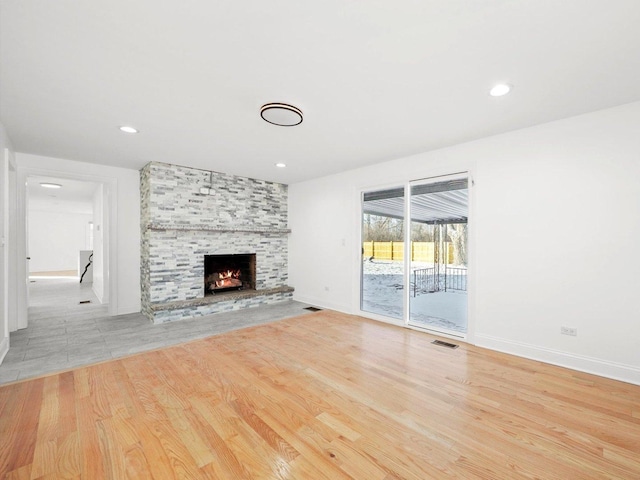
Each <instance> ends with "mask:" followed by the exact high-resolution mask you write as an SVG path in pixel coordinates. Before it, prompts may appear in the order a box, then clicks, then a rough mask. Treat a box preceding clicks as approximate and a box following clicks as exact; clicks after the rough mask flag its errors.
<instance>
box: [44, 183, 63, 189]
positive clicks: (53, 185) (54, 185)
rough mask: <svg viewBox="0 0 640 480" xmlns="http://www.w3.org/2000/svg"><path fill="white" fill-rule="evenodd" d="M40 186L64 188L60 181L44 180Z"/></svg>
mask: <svg viewBox="0 0 640 480" xmlns="http://www.w3.org/2000/svg"><path fill="white" fill-rule="evenodd" d="M40 186H41V187H44V188H62V185H60V184H59V183H48V182H42V183H40Z"/></svg>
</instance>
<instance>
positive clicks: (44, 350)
mask: <svg viewBox="0 0 640 480" xmlns="http://www.w3.org/2000/svg"><path fill="white" fill-rule="evenodd" d="M34 281H35V282H34ZM31 282H32V283H30V286H29V326H28V327H27V328H25V329H23V330H18V331H17V332H13V333H11V337H10V345H11V346H10V349H9V352H8V353H7V356H6V357H5V359H4V361H3V362H2V365H0V384H3V383H7V382H13V381H15V380H23V379H25V378H31V377H35V376H39V375H43V374H47V373H51V372H56V371H60V370H67V369H70V368H74V367H78V366H82V365H88V364H91V363H96V362H102V361H105V360H111V359H113V358H120V357H123V356H126V355H130V354H133V353H137V352H143V351H147V350H153V349H156V348H161V347H166V346H169V345H175V344H178V343H183V342H186V341H189V340H194V339H197V338H204V337H208V336H210V335H215V334H218V333H222V332H227V331H231V330H236V329H239V328H244V327H248V326H252V325H259V324H262V323H267V322H272V321H275V320H281V319H284V318H289V317H294V316H298V315H302V314H304V313H309V311H308V310H305V309H304V308H305V307H307V305H305V304H302V303H299V302H294V301H289V302H283V303H280V304H276V305H266V306H263V307H256V308H251V309H245V310H242V311H237V312H229V313H220V314H217V315H211V316H208V317H201V318H196V319H192V320H181V321H178V322H170V323H165V324H161V325H154V324H152V323H150V322H149V320H148V319H147V318H146V317H144V316H143V315H142V314H141V313H135V314H129V315H120V316H116V317H110V316H108V315H107V307H106V305H100V304H99V303H98V299H97V298H96V296H95V295H94V294H93V292H92V291H91V284H80V283H79V282H78V277H32V278H31ZM87 300H89V301H90V302H91V303H80V302H81V301H87Z"/></svg>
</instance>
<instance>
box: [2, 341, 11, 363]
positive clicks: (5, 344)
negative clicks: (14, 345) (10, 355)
mask: <svg viewBox="0 0 640 480" xmlns="http://www.w3.org/2000/svg"><path fill="white" fill-rule="evenodd" d="M8 351H9V337H4V338H3V339H2V340H0V364H2V361H3V360H4V357H5V355H6V354H7V352H8Z"/></svg>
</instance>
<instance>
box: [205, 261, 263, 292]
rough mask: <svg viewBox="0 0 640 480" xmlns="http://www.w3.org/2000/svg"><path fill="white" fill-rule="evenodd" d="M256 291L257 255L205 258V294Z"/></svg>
mask: <svg viewBox="0 0 640 480" xmlns="http://www.w3.org/2000/svg"><path fill="white" fill-rule="evenodd" d="M255 289H256V255H255V253H248V254H234V255H205V256H204V294H205V295H215V294H216V293H221V292H226V291H231V290H255Z"/></svg>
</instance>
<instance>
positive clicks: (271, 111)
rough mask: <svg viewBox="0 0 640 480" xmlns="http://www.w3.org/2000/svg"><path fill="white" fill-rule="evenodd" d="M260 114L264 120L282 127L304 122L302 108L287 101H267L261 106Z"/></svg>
mask: <svg viewBox="0 0 640 480" xmlns="http://www.w3.org/2000/svg"><path fill="white" fill-rule="evenodd" d="M260 116H261V117H262V119H263V120H264V121H266V122H269V123H272V124H274V125H279V126H281V127H293V126H295V125H300V124H301V123H302V110H300V109H299V108H298V107H294V106H293V105H287V104H286V103H267V104H266V105H263V106H262V107H260Z"/></svg>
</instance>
